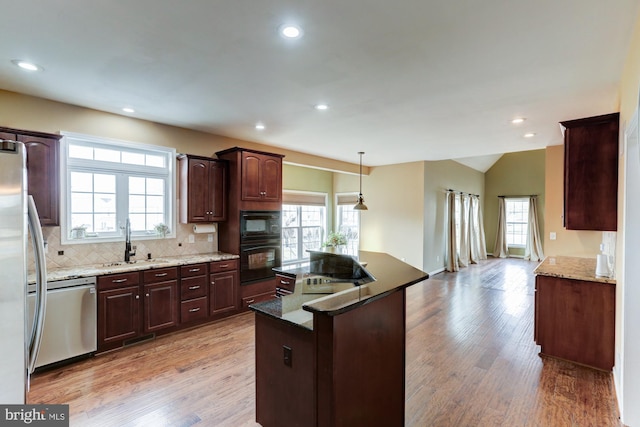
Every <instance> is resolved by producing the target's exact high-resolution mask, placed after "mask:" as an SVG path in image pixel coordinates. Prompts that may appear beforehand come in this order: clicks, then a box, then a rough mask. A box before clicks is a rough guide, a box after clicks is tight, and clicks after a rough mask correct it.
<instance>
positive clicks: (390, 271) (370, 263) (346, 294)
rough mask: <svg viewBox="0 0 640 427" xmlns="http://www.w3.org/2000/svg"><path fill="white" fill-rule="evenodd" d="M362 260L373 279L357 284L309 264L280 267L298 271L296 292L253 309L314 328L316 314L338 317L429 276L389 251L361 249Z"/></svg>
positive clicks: (284, 269)
mask: <svg viewBox="0 0 640 427" xmlns="http://www.w3.org/2000/svg"><path fill="white" fill-rule="evenodd" d="M358 260H359V263H360V264H361V265H366V272H368V273H369V274H370V275H371V276H372V277H373V279H374V280H373V281H370V282H368V283H364V284H361V285H359V286H356V285H354V284H353V283H351V282H349V281H348V280H336V279H335V278H334V277H328V276H326V277H325V276H321V275H316V274H311V273H309V268H308V266H305V265H299V266H297V267H296V268H294V269H288V268H283V269H279V268H276V269H274V270H275V271H276V272H280V273H285V274H286V273H288V274H294V273H295V274H296V284H295V289H294V292H293V293H292V294H290V295H284V296H282V297H281V298H277V299H273V300H269V301H263V302H258V303H255V304H252V305H250V306H249V308H251V309H252V310H253V311H256V312H259V313H262V314H266V315H268V316H270V317H275V318H277V319H280V320H283V321H285V322H288V323H291V324H293V325H296V326H299V327H302V328H305V329H310V330H312V329H313V316H314V315H315V314H323V315H328V316H336V315H339V314H342V313H345V312H347V311H350V310H353V309H356V308H357V307H360V306H362V305H364V304H368V303H370V302H372V301H375V300H377V299H380V298H384V297H385V296H387V295H389V294H390V293H392V292H396V291H398V290H402V289H404V288H406V287H408V286H411V285H414V284H416V283H419V282H421V281H423V280H426V279H428V278H429V275H428V274H427V273H425V272H424V271H421V270H419V269H417V268H415V267H412V266H410V265H409V264H407V263H405V262H402V261H400V260H398V259H397V258H394V257H392V256H391V255H388V254H385V253H380V252H368V251H360V253H359V254H358ZM314 279H317V283H316V282H314Z"/></svg>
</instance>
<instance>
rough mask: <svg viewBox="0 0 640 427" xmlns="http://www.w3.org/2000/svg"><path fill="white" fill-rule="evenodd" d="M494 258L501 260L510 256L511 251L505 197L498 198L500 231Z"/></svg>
mask: <svg viewBox="0 0 640 427" xmlns="http://www.w3.org/2000/svg"><path fill="white" fill-rule="evenodd" d="M493 256H494V257H500V258H506V257H508V256H509V249H508V248H507V210H506V208H505V202H504V197H498V231H497V233H496V244H495V246H494V248H493Z"/></svg>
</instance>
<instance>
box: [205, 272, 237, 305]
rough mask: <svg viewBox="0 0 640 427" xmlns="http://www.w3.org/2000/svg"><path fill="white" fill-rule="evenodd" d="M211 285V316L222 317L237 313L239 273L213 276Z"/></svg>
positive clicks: (224, 273)
mask: <svg viewBox="0 0 640 427" xmlns="http://www.w3.org/2000/svg"><path fill="white" fill-rule="evenodd" d="M209 283H210V284H209V315H210V316H220V315H225V314H227V313H233V312H235V311H237V309H238V273H237V272H236V271H227V272H223V273H216V274H211V277H210V282H209Z"/></svg>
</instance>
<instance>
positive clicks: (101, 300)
mask: <svg viewBox="0 0 640 427" xmlns="http://www.w3.org/2000/svg"><path fill="white" fill-rule="evenodd" d="M139 307H140V287H139V286H138V285H135V286H126V287H123V288H117V289H109V290H101V291H98V316H99V318H98V347H99V348H100V347H103V346H104V345H109V344H113V343H116V344H117V345H120V344H119V343H121V342H122V341H125V340H128V339H131V338H135V337H137V336H138V335H140V312H139Z"/></svg>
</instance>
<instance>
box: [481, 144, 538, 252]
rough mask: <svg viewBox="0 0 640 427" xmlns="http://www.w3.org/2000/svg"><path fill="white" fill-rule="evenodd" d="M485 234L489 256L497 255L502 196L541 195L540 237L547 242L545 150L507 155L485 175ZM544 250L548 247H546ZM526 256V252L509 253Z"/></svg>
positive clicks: (514, 250) (520, 250)
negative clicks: (545, 228) (499, 206)
mask: <svg viewBox="0 0 640 427" xmlns="http://www.w3.org/2000/svg"><path fill="white" fill-rule="evenodd" d="M484 185H485V187H484V188H485V192H484V195H485V198H484V210H483V213H484V231H485V238H486V240H487V253H489V254H491V253H493V249H494V247H495V242H496V232H497V228H498V196H529V195H534V194H535V195H537V196H538V222H539V225H540V238H541V240H542V241H544V235H545V234H544V206H545V151H544V150H532V151H521V152H518V153H507V154H504V155H503V156H502V157H500V159H499V160H498V161H497V162H496V163H495V164H494V165H493V166H492V167H491V168H490V169H489V170H488V171H487V172H486V173H485V177H484ZM543 249H544V248H543ZM509 253H510V254H512V255H514V256H523V255H524V249H513V250H510V251H509Z"/></svg>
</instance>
